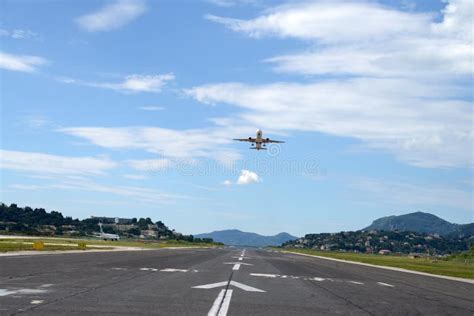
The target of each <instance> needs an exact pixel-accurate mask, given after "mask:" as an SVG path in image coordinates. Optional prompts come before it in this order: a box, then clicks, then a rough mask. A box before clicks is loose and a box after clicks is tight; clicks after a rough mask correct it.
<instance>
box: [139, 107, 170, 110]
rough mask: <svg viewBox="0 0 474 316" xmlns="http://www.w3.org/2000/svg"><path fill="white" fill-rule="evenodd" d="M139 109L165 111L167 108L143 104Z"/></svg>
mask: <svg viewBox="0 0 474 316" xmlns="http://www.w3.org/2000/svg"><path fill="white" fill-rule="evenodd" d="M139 109H140V110H143V111H163V110H164V109H165V108H164V107H162V106H141V107H139Z"/></svg>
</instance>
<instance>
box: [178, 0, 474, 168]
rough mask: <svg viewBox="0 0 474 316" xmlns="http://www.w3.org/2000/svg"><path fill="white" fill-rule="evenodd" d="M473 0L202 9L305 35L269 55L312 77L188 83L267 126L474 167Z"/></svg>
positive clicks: (236, 26) (242, 23)
mask: <svg viewBox="0 0 474 316" xmlns="http://www.w3.org/2000/svg"><path fill="white" fill-rule="evenodd" d="M473 5H474V4H473V2H472V1H466V0H451V1H450V3H449V4H448V6H447V7H446V10H445V12H444V16H443V19H442V21H441V22H436V21H435V20H434V17H435V15H432V14H420V13H413V12H403V11H399V10H396V9H393V8H390V7H387V6H382V5H379V4H376V3H374V2H372V1H371V2H364V1H362V2H353V1H352V2H351V1H318V2H305V3H300V4H294V3H292V4H287V5H283V6H278V7H275V8H273V9H271V10H269V11H266V12H265V13H264V14H263V15H261V16H259V17H257V18H254V19H249V20H239V19H229V18H222V17H216V16H207V18H208V19H210V20H213V21H216V22H218V23H222V24H224V25H226V26H227V27H228V28H230V29H232V30H234V31H237V32H241V33H244V34H246V35H248V36H251V37H255V38H260V37H264V36H275V37H278V38H294V39H298V40H303V41H305V42H306V43H308V45H309V49H308V50H307V51H303V52H297V53H292V54H289V55H281V56H276V57H271V58H268V59H267V60H266V62H269V63H271V64H272V65H274V66H275V70H277V71H281V72H290V73H296V74H301V75H304V76H306V79H307V80H308V77H307V76H308V75H310V76H314V80H313V78H311V77H309V80H308V81H309V82H308V83H288V82H287V83H285V82H283V83H276V84H262V85H247V84H242V83H217V84H209V85H204V86H199V87H195V88H194V89H190V90H187V91H186V92H187V93H188V94H189V95H191V96H193V97H194V98H196V99H197V100H198V101H200V102H204V103H210V104H218V103H227V104H231V105H235V106H238V107H241V108H243V109H244V112H243V113H241V114H240V117H241V118H243V119H244V120H246V121H247V122H249V123H251V124H254V125H257V126H260V127H262V128H265V129H268V128H271V129H274V130H280V131H291V130H295V131H315V132H323V133H327V134H331V135H336V136H341V137H352V138H356V139H358V140H360V141H362V143H363V144H364V145H365V146H367V147H369V148H372V149H377V150H380V149H381V150H384V151H389V152H391V153H393V154H394V155H395V156H396V157H397V158H398V159H400V160H402V161H404V162H407V163H409V164H411V165H416V166H422V167H465V166H469V167H472V166H473V165H474V159H473V154H472V150H467V148H472V143H473V141H474V132H473V129H472V126H473V116H472V102H470V100H472V92H471V89H472V87H471V85H472V74H473V64H472V60H473V58H474V47H473V44H472V18H473V17H472V12H474V11H473V10H474V8H473ZM327 75H330V77H329V78H328V77H327ZM323 76H324V77H323Z"/></svg>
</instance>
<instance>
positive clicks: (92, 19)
mask: <svg viewBox="0 0 474 316" xmlns="http://www.w3.org/2000/svg"><path fill="white" fill-rule="evenodd" d="M145 11H146V5H145V2H144V1H142V0H118V1H115V2H114V3H112V4H109V5H106V6H104V7H102V8H101V9H99V10H98V11H96V12H92V13H89V14H86V15H83V16H81V17H79V18H78V19H77V20H76V22H77V23H78V25H79V26H80V27H81V28H82V29H84V30H86V31H89V32H99V31H111V30H115V29H118V28H120V27H122V26H124V25H126V24H128V23H130V22H131V21H133V20H134V19H136V18H137V17H139V16H140V15H142V14H144V13H145Z"/></svg>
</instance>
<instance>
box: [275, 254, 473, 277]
mask: <svg viewBox="0 0 474 316" xmlns="http://www.w3.org/2000/svg"><path fill="white" fill-rule="evenodd" d="M277 250H279V251H282V249H277ZM283 251H291V252H298V253H304V254H309V255H316V256H321V257H329V258H336V259H342V260H348V261H356V262H363V263H369V264H374V265H380V266H388V267H396V268H402V269H407V270H414V271H420V272H426V273H431V274H439V275H446V276H453V277H460V278H468V279H474V255H473V254H472V253H470V254H468V253H466V256H464V255H462V254H461V255H457V256H451V257H447V258H443V259H434V258H415V259H414V258H410V257H408V256H393V255H389V256H383V255H375V254H374V255H373V254H362V253H350V252H332V251H317V250H311V249H285V250H283Z"/></svg>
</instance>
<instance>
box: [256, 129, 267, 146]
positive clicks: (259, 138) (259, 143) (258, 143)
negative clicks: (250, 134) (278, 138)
mask: <svg viewBox="0 0 474 316" xmlns="http://www.w3.org/2000/svg"><path fill="white" fill-rule="evenodd" d="M262 136H263V132H262V130H260V129H259V130H257V133H256V137H255V149H256V150H261V149H265V148H263V147H262V144H263V137H262Z"/></svg>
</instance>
